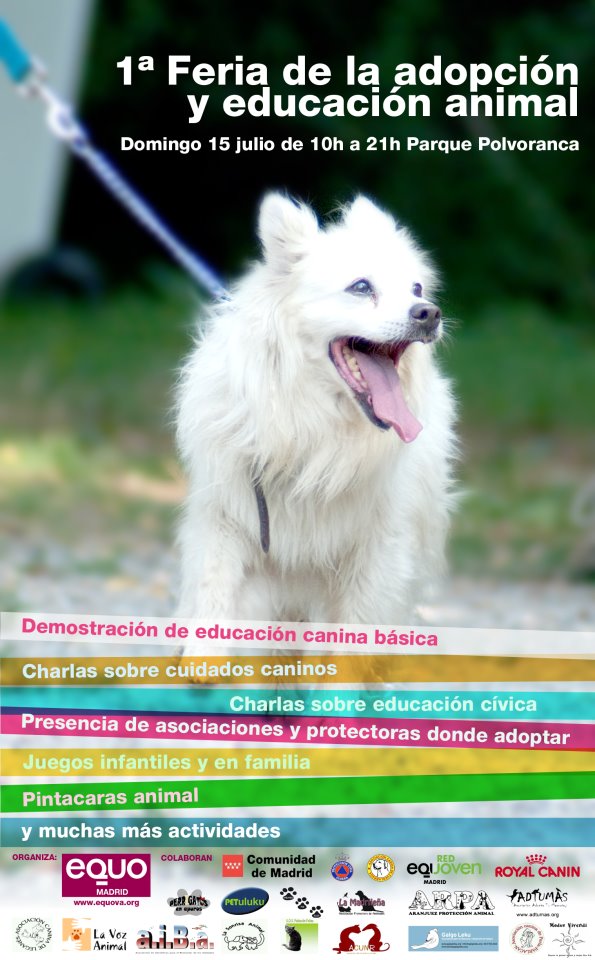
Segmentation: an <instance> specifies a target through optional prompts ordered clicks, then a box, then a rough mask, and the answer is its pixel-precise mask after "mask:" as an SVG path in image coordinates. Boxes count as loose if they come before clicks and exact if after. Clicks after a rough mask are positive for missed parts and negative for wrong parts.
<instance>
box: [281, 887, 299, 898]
mask: <svg viewBox="0 0 595 960" xmlns="http://www.w3.org/2000/svg"><path fill="white" fill-rule="evenodd" d="M296 893H297V890H296V889H295V888H294V887H283V889H282V890H281V896H282V897H283V899H284V900H295V895H296Z"/></svg>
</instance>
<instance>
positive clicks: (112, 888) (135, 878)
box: [62, 853, 151, 899]
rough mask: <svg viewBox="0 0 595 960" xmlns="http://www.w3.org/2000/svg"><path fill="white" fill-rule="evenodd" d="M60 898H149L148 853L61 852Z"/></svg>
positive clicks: (149, 871) (149, 869) (149, 860)
mask: <svg viewBox="0 0 595 960" xmlns="http://www.w3.org/2000/svg"><path fill="white" fill-rule="evenodd" d="M62 896H63V897H92V898H94V899H97V898H99V897H150V896H151V855H150V854H149V853H77V854H71V853H63V854H62Z"/></svg>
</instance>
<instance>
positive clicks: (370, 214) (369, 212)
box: [343, 196, 396, 232]
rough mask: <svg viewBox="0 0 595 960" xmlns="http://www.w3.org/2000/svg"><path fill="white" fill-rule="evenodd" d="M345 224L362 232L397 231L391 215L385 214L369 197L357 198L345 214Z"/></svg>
mask: <svg viewBox="0 0 595 960" xmlns="http://www.w3.org/2000/svg"><path fill="white" fill-rule="evenodd" d="M343 223H344V224H345V225H346V226H348V227H354V228H355V229H358V228H361V229H362V230H376V231H378V230H390V231H391V232H392V231H394V229H395V226H396V225H395V221H394V220H393V218H392V217H391V215H390V213H385V212H384V210H381V209H380V207H377V206H376V204H375V203H373V202H372V201H371V200H369V199H368V197H363V196H359V197H356V198H355V200H354V201H353V203H350V204H349V206H347V207H346V208H345V210H344V212H343Z"/></svg>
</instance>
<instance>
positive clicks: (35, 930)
mask: <svg viewBox="0 0 595 960" xmlns="http://www.w3.org/2000/svg"><path fill="white" fill-rule="evenodd" d="M51 939H52V928H51V927H50V925H49V923H46V921H45V920H42V919H41V917H28V918H27V919H26V920H21V922H20V923H19V925H18V927H17V929H16V941H17V943H18V945H19V946H20V947H22V948H23V950H44V949H45V947H47V945H48V943H49V942H50V940H51Z"/></svg>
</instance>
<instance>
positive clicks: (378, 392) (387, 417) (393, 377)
mask: <svg viewBox="0 0 595 960" xmlns="http://www.w3.org/2000/svg"><path fill="white" fill-rule="evenodd" d="M353 352H354V353H355V356H356V360H357V362H358V365H359V368H360V370H361V372H362V374H363V377H364V380H365V381H366V383H367V384H368V387H369V388H370V399H371V402H372V407H373V409H374V413H375V414H376V416H377V417H378V419H379V420H383V421H384V423H390V425H391V427H393V428H394V429H395V430H396V431H397V433H398V434H399V436H400V438H401V440H404V441H405V443H411V441H412V440H415V438H416V436H417V435H418V433H419V432H420V430H421V429H422V425H421V423H420V422H419V420H417V419H416V418H415V417H414V416H413V414H412V413H411V410H410V409H409V407H408V406H407V404H406V403H405V397H404V396H403V388H402V387H401V381H400V380H399V374H398V373H397V371H396V368H395V365H394V363H393V361H392V360H391V359H390V357H385V356H383V355H382V354H374V355H372V354H369V353H362V352H361V351H359V350H354V351H353Z"/></svg>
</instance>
